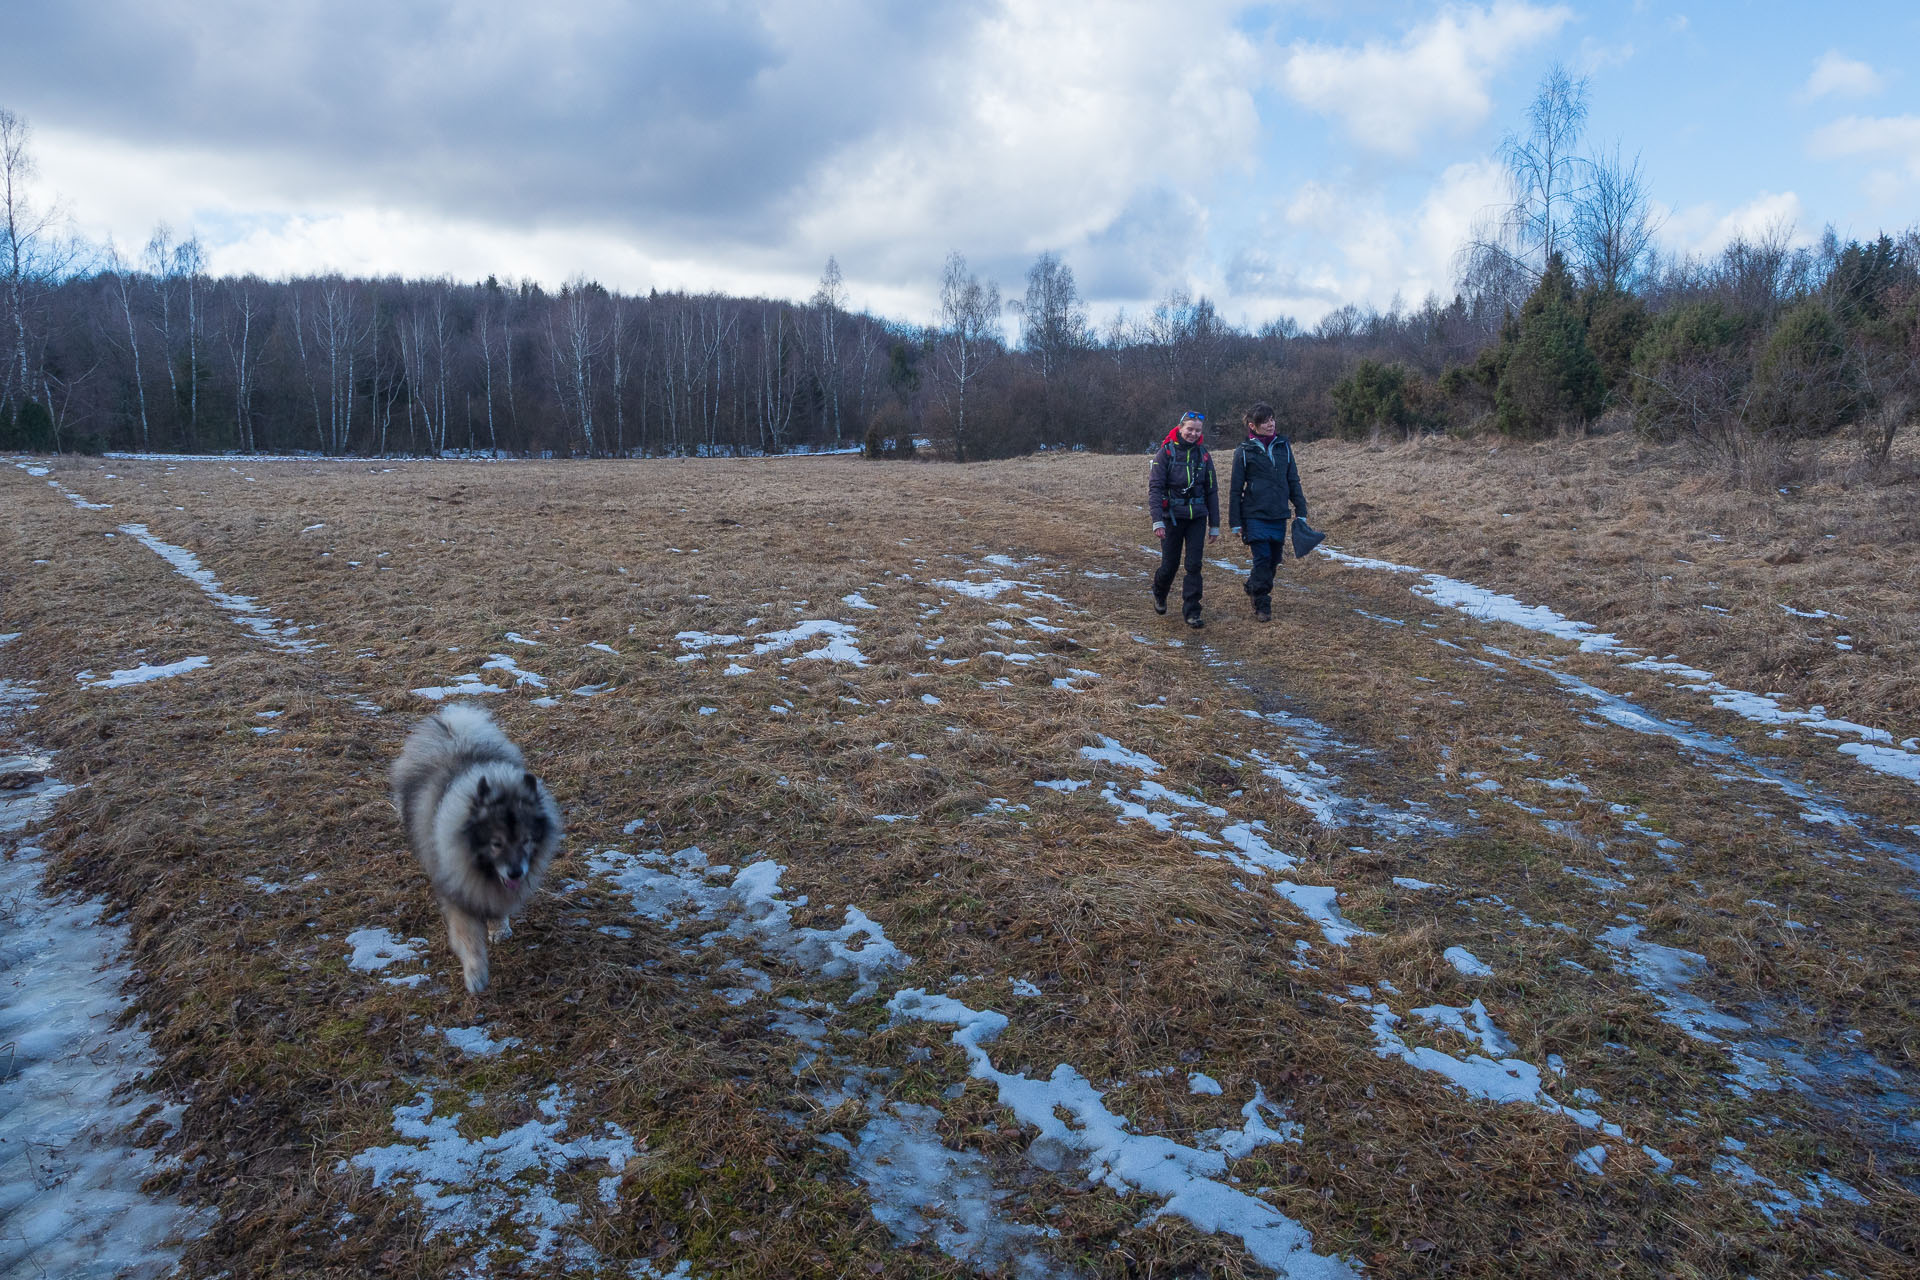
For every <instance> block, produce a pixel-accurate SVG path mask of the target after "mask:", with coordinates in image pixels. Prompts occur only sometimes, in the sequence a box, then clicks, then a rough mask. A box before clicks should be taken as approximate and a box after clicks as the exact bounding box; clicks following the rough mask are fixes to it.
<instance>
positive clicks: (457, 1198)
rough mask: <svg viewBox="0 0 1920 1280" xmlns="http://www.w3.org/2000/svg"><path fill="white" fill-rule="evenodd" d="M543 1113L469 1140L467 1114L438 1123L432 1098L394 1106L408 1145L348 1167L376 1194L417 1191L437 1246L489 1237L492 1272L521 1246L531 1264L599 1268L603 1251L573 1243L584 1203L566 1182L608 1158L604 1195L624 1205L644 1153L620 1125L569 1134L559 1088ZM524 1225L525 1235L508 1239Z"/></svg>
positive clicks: (486, 1252) (546, 1098)
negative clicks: (578, 1169)
mask: <svg viewBox="0 0 1920 1280" xmlns="http://www.w3.org/2000/svg"><path fill="white" fill-rule="evenodd" d="M536 1107H537V1110H538V1115H537V1116H535V1117H534V1118H533V1119H530V1120H527V1121H526V1122H525V1123H523V1124H519V1125H516V1126H514V1127H512V1128H510V1129H503V1130H501V1131H500V1132H498V1133H495V1134H491V1135H486V1136H481V1137H477V1138H469V1137H465V1136H463V1135H462V1134H461V1132H460V1120H461V1116H460V1113H458V1112H455V1113H453V1114H450V1115H444V1116H440V1117H435V1116H434V1114H433V1112H434V1103H433V1098H432V1096H431V1095H429V1094H426V1093H422V1094H420V1095H419V1097H418V1098H417V1099H416V1100H415V1101H414V1102H413V1103H411V1104H407V1105H402V1106H398V1107H395V1108H394V1109H393V1127H394V1131H395V1132H396V1133H398V1134H399V1136H400V1137H401V1138H403V1139H405V1140H406V1141H404V1142H400V1143H394V1144H393V1145H391V1146H385V1147H374V1148H372V1149H371V1150H368V1151H363V1152H361V1153H360V1154H359V1155H356V1156H354V1157H353V1158H352V1160H351V1161H350V1162H343V1164H342V1166H341V1167H342V1168H343V1169H344V1168H345V1165H346V1164H347V1163H351V1164H352V1165H353V1167H355V1168H358V1169H365V1170H367V1171H368V1172H370V1173H372V1174H373V1185H374V1186H375V1187H376V1188H378V1187H384V1186H386V1185H387V1184H389V1183H400V1184H405V1185H407V1186H408V1187H409V1188H410V1189H411V1190H412V1192H413V1194H414V1197H415V1199H417V1200H418V1201H419V1202H420V1207H421V1210H422V1211H423V1212H424V1213H425V1215H426V1218H427V1225H426V1237H427V1238H428V1239H429V1240H431V1239H434V1238H436V1237H438V1236H440V1235H443V1234H445V1235H448V1236H450V1237H451V1238H452V1239H453V1240H455V1241H456V1242H458V1243H461V1244H471V1243H475V1242H478V1241H486V1242H487V1244H486V1245H485V1247H483V1248H482V1249H481V1250H480V1252H479V1255H478V1257H477V1258H476V1261H477V1262H479V1263H480V1269H481V1272H482V1274H485V1273H487V1272H488V1271H490V1270H491V1268H490V1267H488V1266H487V1260H488V1259H489V1258H490V1257H491V1255H492V1254H493V1253H494V1252H495V1251H496V1250H498V1249H500V1248H503V1247H504V1248H513V1247H516V1246H517V1248H518V1250H519V1251H520V1253H521V1255H522V1260H523V1261H526V1262H531V1263H545V1262H550V1261H553V1260H556V1259H557V1260H559V1261H562V1262H564V1263H565V1264H567V1265H569V1266H571V1267H578V1268H583V1269H586V1268H592V1267H593V1266H594V1264H595V1263H596V1262H597V1261H598V1259H597V1258H596V1257H595V1256H594V1253H593V1250H592V1249H590V1248H589V1247H588V1246H587V1245H586V1244H585V1243H583V1242H581V1241H579V1240H573V1239H568V1238H567V1235H568V1233H569V1232H570V1230H571V1229H572V1227H573V1224H574V1223H575V1222H576V1221H577V1220H578V1219H579V1217H580V1206H579V1205H577V1204H570V1203H567V1202H566V1201H563V1200H561V1199H560V1198H559V1197H560V1192H559V1188H558V1186H557V1180H558V1179H559V1177H560V1175H562V1174H564V1173H566V1172H567V1171H568V1170H569V1169H571V1168H573V1167H574V1166H575V1165H576V1164H578V1163H580V1162H582V1161H597V1162H604V1164H605V1166H606V1169H607V1171H608V1173H607V1176H605V1177H602V1178H600V1179H599V1181H598V1184H597V1186H598V1193H599V1198H600V1200H601V1202H602V1203H603V1204H609V1205H610V1204H613V1203H615V1201H616V1200H617V1199H618V1197H619V1187H620V1178H619V1174H620V1171H621V1170H622V1169H624V1168H626V1164H627V1161H629V1160H631V1159H633V1158H634V1155H635V1151H634V1145H633V1139H632V1137H631V1136H630V1135H628V1133H627V1132H626V1131H625V1130H624V1129H622V1128H620V1126H619V1125H616V1124H613V1123H611V1122H608V1123H607V1124H606V1125H605V1133H604V1136H601V1137H579V1138H562V1137H561V1135H562V1134H563V1133H564V1132H565V1131H566V1130H567V1128H568V1127H569V1119H568V1113H569V1112H570V1111H571V1110H572V1101H571V1099H570V1098H569V1097H568V1096H567V1095H566V1094H565V1093H563V1092H562V1091H561V1088H560V1086H559V1085H557V1084H555V1085H551V1086H549V1087H548V1088H547V1091H546V1092H545V1093H544V1094H542V1095H541V1097H540V1099H539V1101H538V1103H537V1104H536ZM471 1131H472V1126H469V1132H471ZM516 1227H517V1228H518V1233H517V1234H518V1238H517V1239H515V1238H514V1237H513V1235H510V1234H507V1233H508V1232H511V1231H512V1229H513V1228H516Z"/></svg>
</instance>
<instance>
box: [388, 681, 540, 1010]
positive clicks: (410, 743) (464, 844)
mask: <svg viewBox="0 0 1920 1280" xmlns="http://www.w3.org/2000/svg"><path fill="white" fill-rule="evenodd" d="M392 776H393V806H394V808H396V809H398V810H399V811H400V821H401V823H402V825H404V826H405V827H406V831H407V844H408V845H409V846H411V847H412V849H413V856H414V857H415V858H417V859H419V861H420V867H421V869H422V870H423V871H425V872H426V873H427V879H428V880H429V881H431V882H432V884H433V896H434V898H435V899H436V900H437V901H438V902H439V903H440V911H441V914H443V915H445V916H446V918H447V941H448V942H449V943H451V944H452V946H453V954H454V955H456V956H458V957H459V958H460V968H461V970H462V972H464V973H465V975H466V979H467V990H468V991H473V992H480V991H485V990H486V989H487V942H488V940H489V939H492V940H493V941H495V942H498V941H499V940H500V939H502V938H505V937H507V936H508V935H509V934H510V933H512V931H513V929H512V923H511V918H512V916H513V913H514V912H516V911H518V910H519V909H520V908H521V907H522V906H524V905H526V901H527V899H528V898H530V897H532V896H533V891H534V889H535V888H536V887H537V886H538V885H539V883H540V877H541V875H542V874H544V873H545V871H546V869H547V863H549V862H550V861H552V860H553V852H554V849H555V848H557V847H558V846H559V844H560V837H561V835H562V831H561V827H560V810H559V808H558V807H557V806H556V805H555V804H554V803H553V797H552V795H550V794H549V793H548V792H547V789H546V787H545V786H544V785H542V784H541V782H540V779H539V778H537V777H535V776H534V775H533V773H532V772H531V771H530V770H528V768H527V766H526V762H525V760H523V759H522V758H521V756H520V748H518V747H516V746H514V745H513V743H512V742H510V741H509V740H508V739H507V735H506V734H504V733H502V732H500V728H499V726H498V725H496V724H494V722H493V717H492V716H490V715H488V714H487V713H486V712H485V711H483V710H482V709H481V708H479V707H477V706H473V705H470V704H467V703H457V704H455V705H453V706H450V707H446V708H444V709H443V710H440V711H437V712H435V713H434V714H433V715H431V716H428V717H427V718H426V719H425V720H422V721H421V722H420V723H419V724H418V725H416V726H414V730H413V732H412V733H411V734H409V735H408V736H407V741H406V745H405V746H403V747H401V748H400V758H399V759H398V760H395V761H394V762H393V775H392Z"/></svg>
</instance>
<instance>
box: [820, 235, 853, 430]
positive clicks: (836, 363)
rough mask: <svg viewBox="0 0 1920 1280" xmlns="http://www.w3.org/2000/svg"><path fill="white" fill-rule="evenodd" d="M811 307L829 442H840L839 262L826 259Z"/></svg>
mask: <svg viewBox="0 0 1920 1280" xmlns="http://www.w3.org/2000/svg"><path fill="white" fill-rule="evenodd" d="M813 305H814V306H815V307H816V308H817V309H818V310H819V312H820V372H821V378H820V381H821V383H822V384H823V385H822V387H821V389H822V390H823V391H825V392H826V394H827V412H828V414H829V416H830V418H831V420H832V422H833V443H834V445H835V446H836V447H837V446H838V445H839V444H840V440H841V434H842V433H841V423H840V332H841V329H842V328H843V326H842V325H841V324H840V318H841V316H842V315H843V314H844V313H845V311H846V309H847V285H846V281H845V280H843V279H842V278H841V276H840V263H839V262H838V261H837V260H835V259H834V258H833V257H832V256H829V257H828V258H827V266H826V270H824V271H822V272H821V273H820V287H819V288H818V289H817V290H815V291H814V295H813Z"/></svg>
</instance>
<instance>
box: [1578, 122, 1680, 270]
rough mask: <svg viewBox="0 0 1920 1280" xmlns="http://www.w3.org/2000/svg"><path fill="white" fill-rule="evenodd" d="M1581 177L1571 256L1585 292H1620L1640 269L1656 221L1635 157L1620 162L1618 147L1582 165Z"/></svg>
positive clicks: (1646, 258) (1648, 252)
mask: <svg viewBox="0 0 1920 1280" xmlns="http://www.w3.org/2000/svg"><path fill="white" fill-rule="evenodd" d="M1587 179H1588V180H1587V183H1586V190H1585V191H1584V192H1583V193H1582V195H1581V197H1580V199H1579V200H1578V201H1577V202H1576V204H1575V207H1574V211H1573V226H1572V236H1571V239H1572V241H1573V247H1574V250H1575V254H1574V256H1575V259H1576V260H1577V261H1578V262H1579V264H1580V273H1581V276H1582V278H1583V280H1584V282H1585V283H1586V285H1587V286H1588V287H1589V288H1593V289H1599V290H1601V291H1602V292H1605V293H1620V292H1623V291H1625V290H1627V289H1630V288H1632V287H1633V286H1634V285H1635V284H1636V283H1638V282H1639V280H1640V277H1641V275H1642V273H1643V272H1644V271H1645V270H1646V267H1647V263H1648V261H1649V259H1650V258H1651V257H1652V255H1653V243H1654V241H1653V238H1654V235H1655V233H1657V232H1658V231H1659V230H1660V220H1659V219H1658V218H1656V217H1655V216H1654V214H1653V210H1652V205H1651V201H1650V197H1649V195H1648V192H1647V181H1646V175H1645V174H1644V173H1643V172H1642V171H1641V168H1640V157H1639V156H1637V155H1636V156H1634V157H1633V159H1632V160H1631V161H1627V160H1623V159H1622V158H1621V155H1620V146H1619V144H1618V143H1615V144H1614V147H1613V150H1612V151H1611V152H1606V151H1603V152H1601V153H1600V155H1599V156H1598V157H1597V158H1595V159H1594V160H1593V161H1592V162H1591V163H1590V164H1589V165H1588V169H1587Z"/></svg>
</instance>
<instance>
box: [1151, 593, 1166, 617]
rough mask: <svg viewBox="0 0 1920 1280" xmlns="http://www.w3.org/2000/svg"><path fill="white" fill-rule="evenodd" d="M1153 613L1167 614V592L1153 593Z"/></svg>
mask: <svg viewBox="0 0 1920 1280" xmlns="http://www.w3.org/2000/svg"><path fill="white" fill-rule="evenodd" d="M1153 611H1154V612H1155V613H1165V612H1166V611H1167V593H1166V592H1164V591H1156V592H1154V593H1153Z"/></svg>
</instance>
